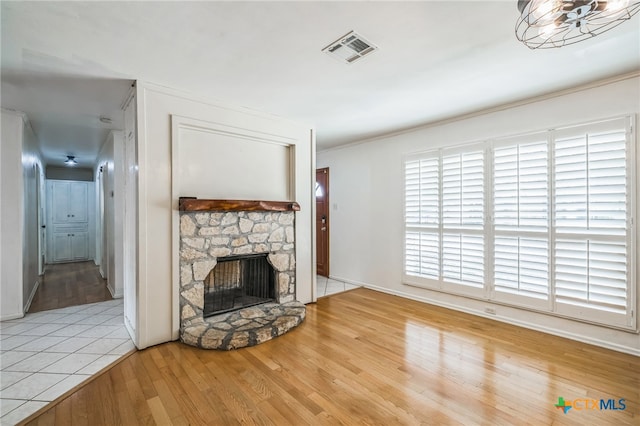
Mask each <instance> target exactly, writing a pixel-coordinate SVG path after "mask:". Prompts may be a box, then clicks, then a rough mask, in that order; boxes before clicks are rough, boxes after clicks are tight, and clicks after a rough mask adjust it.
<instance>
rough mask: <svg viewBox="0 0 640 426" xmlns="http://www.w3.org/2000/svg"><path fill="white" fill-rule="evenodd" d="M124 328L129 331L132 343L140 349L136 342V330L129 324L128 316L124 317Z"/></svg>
mask: <svg viewBox="0 0 640 426" xmlns="http://www.w3.org/2000/svg"><path fill="white" fill-rule="evenodd" d="M124 328H126V329H127V332H128V333H129V337H131V341H132V342H133V344H134V345H136V347H138V342H137V341H136V332H135V329H134V328H133V326H132V325H131V323H130V322H129V318H127V317H126V316H125V317H124ZM138 349H140V348H138Z"/></svg>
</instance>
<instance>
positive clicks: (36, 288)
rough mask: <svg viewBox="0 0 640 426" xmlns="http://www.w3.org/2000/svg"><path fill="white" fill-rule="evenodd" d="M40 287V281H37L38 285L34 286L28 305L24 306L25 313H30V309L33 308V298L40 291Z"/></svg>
mask: <svg viewBox="0 0 640 426" xmlns="http://www.w3.org/2000/svg"><path fill="white" fill-rule="evenodd" d="M39 285H40V281H36V285H34V286H33V290H31V294H30V295H29V298H28V299H27V303H26V304H25V305H24V312H25V313H26V312H29V308H30V307H31V302H33V298H34V297H35V295H36V291H37V290H38V286H39Z"/></svg>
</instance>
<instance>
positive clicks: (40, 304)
mask: <svg viewBox="0 0 640 426" xmlns="http://www.w3.org/2000/svg"><path fill="white" fill-rule="evenodd" d="M111 299H112V297H111V293H109V290H108V289H107V281H106V280H105V279H103V278H102V277H101V276H100V271H99V270H98V266H96V265H95V264H94V263H93V261H86V262H74V263H57V264H50V265H47V266H46V268H45V273H44V276H43V277H42V282H41V284H40V286H38V290H37V291H36V295H35V296H34V298H33V301H32V302H31V306H30V307H29V313H34V312H40V311H48V310H51V309H61V308H66V307H69V306H77V305H86V304H88V303H97V302H104V301H107V300H111Z"/></svg>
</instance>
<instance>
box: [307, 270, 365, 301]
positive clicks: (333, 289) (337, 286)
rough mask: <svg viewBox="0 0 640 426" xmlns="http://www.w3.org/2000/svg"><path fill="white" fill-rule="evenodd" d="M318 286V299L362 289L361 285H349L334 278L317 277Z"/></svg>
mask: <svg viewBox="0 0 640 426" xmlns="http://www.w3.org/2000/svg"><path fill="white" fill-rule="evenodd" d="M316 280H317V283H318V284H317V285H318V297H323V296H329V295H331V294H336V293H342V292H343V291H347V290H351V289H354V288H358V287H360V286H359V285H353V284H347V283H344V282H342V281H337V280H334V279H332V278H327V277H322V276H320V275H317V276H316Z"/></svg>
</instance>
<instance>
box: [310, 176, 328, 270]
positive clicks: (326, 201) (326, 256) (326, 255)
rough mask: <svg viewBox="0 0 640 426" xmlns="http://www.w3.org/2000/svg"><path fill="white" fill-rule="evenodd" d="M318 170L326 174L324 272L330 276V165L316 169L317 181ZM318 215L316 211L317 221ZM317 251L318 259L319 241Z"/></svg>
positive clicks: (318, 235) (318, 238) (317, 237)
mask: <svg viewBox="0 0 640 426" xmlns="http://www.w3.org/2000/svg"><path fill="white" fill-rule="evenodd" d="M318 172H324V174H325V175H326V186H325V188H324V191H325V194H324V195H325V197H324V200H325V203H326V212H327V214H326V227H327V231H326V235H327V244H326V250H325V259H326V268H325V271H324V272H325V273H326V276H327V277H329V274H330V270H331V269H330V265H331V261H330V259H331V258H330V254H331V249H330V241H331V225H330V224H331V220H330V213H331V200H330V198H329V182H330V181H329V178H330V173H329V167H322V168H319V169H316V182H317V178H318ZM314 198H316V197H315V190H314ZM316 205H317V202H316ZM317 215H318V212H317V211H316V218H315V219H316V223H317V220H318V219H317ZM320 238H321V235H320V234H317V235H316V239H317V240H320ZM316 251H318V253H316V259H317V257H318V254H319V250H318V243H317V241H316ZM316 268H317V260H316ZM316 273H317V271H316ZM323 276H325V275H323Z"/></svg>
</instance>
